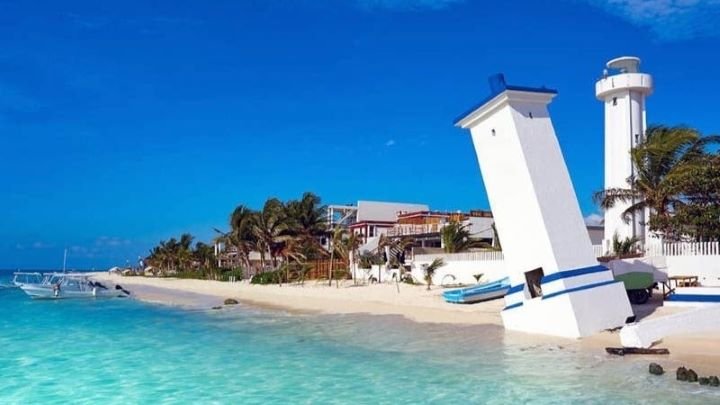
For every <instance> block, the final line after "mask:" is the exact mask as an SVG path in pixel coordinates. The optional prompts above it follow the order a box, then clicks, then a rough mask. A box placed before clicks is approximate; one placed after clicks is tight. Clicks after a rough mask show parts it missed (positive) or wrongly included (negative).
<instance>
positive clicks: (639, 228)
mask: <svg viewBox="0 0 720 405" xmlns="http://www.w3.org/2000/svg"><path fill="white" fill-rule="evenodd" d="M639 68H640V59H639V58H636V57H633V56H623V57H620V58H616V59H613V60H611V61H609V62H608V63H607V68H606V69H605V71H604V73H603V77H602V79H600V80H599V81H598V82H597V83H596V84H595V95H596V96H597V98H598V99H599V100H601V101H603V102H604V103H605V189H609V188H628V187H629V184H628V178H631V177H633V176H634V175H635V167H634V165H633V164H632V160H631V158H630V150H631V149H632V148H634V147H635V146H636V145H638V144H640V143H642V142H643V141H644V138H645V129H646V119H645V98H646V97H647V96H648V95H650V93H652V90H653V83H652V76H650V75H649V74H647V73H640V70H639ZM632 204H633V202H631V201H630V202H624V203H618V204H615V206H614V207H613V208H611V209H608V210H606V211H605V240H606V243H608V241H611V240H612V239H613V236H614V235H615V234H617V235H618V237H619V238H620V239H624V238H628V237H637V238H638V239H640V240H641V241H644V240H645V237H646V234H645V223H646V218H645V217H646V214H643V213H637V214H635V215H634V216H633V217H632V218H631V220H630V221H629V222H625V221H624V220H623V218H622V213H623V212H624V211H625V210H626V209H627V208H628V207H630V206H631V205H632Z"/></svg>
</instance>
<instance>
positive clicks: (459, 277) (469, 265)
mask: <svg viewBox="0 0 720 405" xmlns="http://www.w3.org/2000/svg"><path fill="white" fill-rule="evenodd" d="M430 263H431V260H430V261H428V260H422V261H418V260H416V261H414V262H413V264H412V276H413V279H414V280H415V281H416V282H418V283H426V281H425V271H424V269H423V265H424V264H430ZM480 273H482V274H483V277H482V278H481V279H480V282H481V283H484V282H488V281H495V280H499V279H501V278H504V277H507V275H508V272H507V268H506V265H505V262H503V261H502V260H488V261H468V260H461V261H453V260H446V261H445V265H444V266H443V267H441V268H439V269H438V270H436V271H435V274H434V275H433V285H443V284H470V285H472V284H476V281H475V277H474V275H475V274H480Z"/></svg>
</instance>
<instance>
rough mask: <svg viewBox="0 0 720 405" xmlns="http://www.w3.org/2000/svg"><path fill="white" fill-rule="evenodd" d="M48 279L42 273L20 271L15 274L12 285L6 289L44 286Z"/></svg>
mask: <svg viewBox="0 0 720 405" xmlns="http://www.w3.org/2000/svg"><path fill="white" fill-rule="evenodd" d="M45 281H47V277H46V276H45V275H44V274H42V273H37V272H24V271H18V272H15V273H13V279H12V284H11V285H8V286H6V287H15V288H17V287H20V286H23V285H26V284H42V283H43V282H45Z"/></svg>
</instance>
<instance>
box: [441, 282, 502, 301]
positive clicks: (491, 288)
mask: <svg viewBox="0 0 720 405" xmlns="http://www.w3.org/2000/svg"><path fill="white" fill-rule="evenodd" d="M509 289H510V283H509V280H508V279H502V280H498V281H495V282H492V283H487V284H482V285H479V286H474V287H469V288H461V289H457V290H452V291H446V292H444V293H443V299H445V301H446V302H449V303H452V304H473V303H476V302H481V301H488V300H493V299H496V298H502V297H504V296H505V295H506V294H507V292H508V290H509Z"/></svg>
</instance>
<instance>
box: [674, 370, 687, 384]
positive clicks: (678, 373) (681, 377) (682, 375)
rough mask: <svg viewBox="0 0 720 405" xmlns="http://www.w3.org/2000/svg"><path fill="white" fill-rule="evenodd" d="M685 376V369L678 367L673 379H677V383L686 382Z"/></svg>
mask: <svg viewBox="0 0 720 405" xmlns="http://www.w3.org/2000/svg"><path fill="white" fill-rule="evenodd" d="M687 374H688V371H687V369H686V368H685V367H680V368H678V369H677V371H676V372H675V377H676V378H677V380H678V381H687V379H688V375H687Z"/></svg>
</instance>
